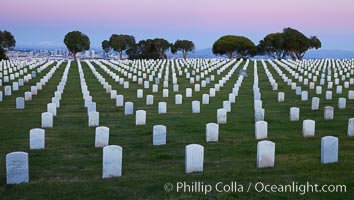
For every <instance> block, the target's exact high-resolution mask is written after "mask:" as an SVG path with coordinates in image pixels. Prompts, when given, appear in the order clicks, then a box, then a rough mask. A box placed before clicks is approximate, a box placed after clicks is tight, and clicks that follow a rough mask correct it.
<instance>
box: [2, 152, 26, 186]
mask: <svg viewBox="0 0 354 200" xmlns="http://www.w3.org/2000/svg"><path fill="white" fill-rule="evenodd" d="M28 181H29V165H28V153H26V152H21V151H17V152H12V153H8V154H7V155H6V183H7V184H20V183H28Z"/></svg>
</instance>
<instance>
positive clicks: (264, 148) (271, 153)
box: [257, 140, 275, 168]
mask: <svg viewBox="0 0 354 200" xmlns="http://www.w3.org/2000/svg"><path fill="white" fill-rule="evenodd" d="M274 161H275V143H274V142H271V141H268V140H263V141H260V142H258V143H257V167H258V168H263V167H274Z"/></svg>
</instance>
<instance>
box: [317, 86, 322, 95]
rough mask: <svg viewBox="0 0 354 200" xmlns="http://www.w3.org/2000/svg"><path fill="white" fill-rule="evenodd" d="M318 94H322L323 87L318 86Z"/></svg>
mask: <svg viewBox="0 0 354 200" xmlns="http://www.w3.org/2000/svg"><path fill="white" fill-rule="evenodd" d="M316 94H322V86H316Z"/></svg>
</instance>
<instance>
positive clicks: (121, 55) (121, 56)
mask: <svg viewBox="0 0 354 200" xmlns="http://www.w3.org/2000/svg"><path fill="white" fill-rule="evenodd" d="M119 60H123V52H122V51H120V52H119Z"/></svg>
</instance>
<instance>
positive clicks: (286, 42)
mask: <svg viewBox="0 0 354 200" xmlns="http://www.w3.org/2000/svg"><path fill="white" fill-rule="evenodd" d="M311 48H316V49H318V48H321V41H320V40H319V39H318V38H317V37H316V36H311V37H310V38H307V37H306V36H305V35H304V34H303V33H301V32H300V31H298V30H296V29H292V28H285V29H284V30H283V32H281V33H270V34H268V35H266V36H265V37H264V39H263V40H261V41H260V42H259V45H258V52H259V53H260V54H264V53H265V54H267V55H268V56H269V57H271V58H275V59H283V58H285V57H286V56H290V57H291V58H292V59H293V60H296V59H299V60H302V58H303V57H304V55H305V53H306V51H307V50H309V49H311Z"/></svg>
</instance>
